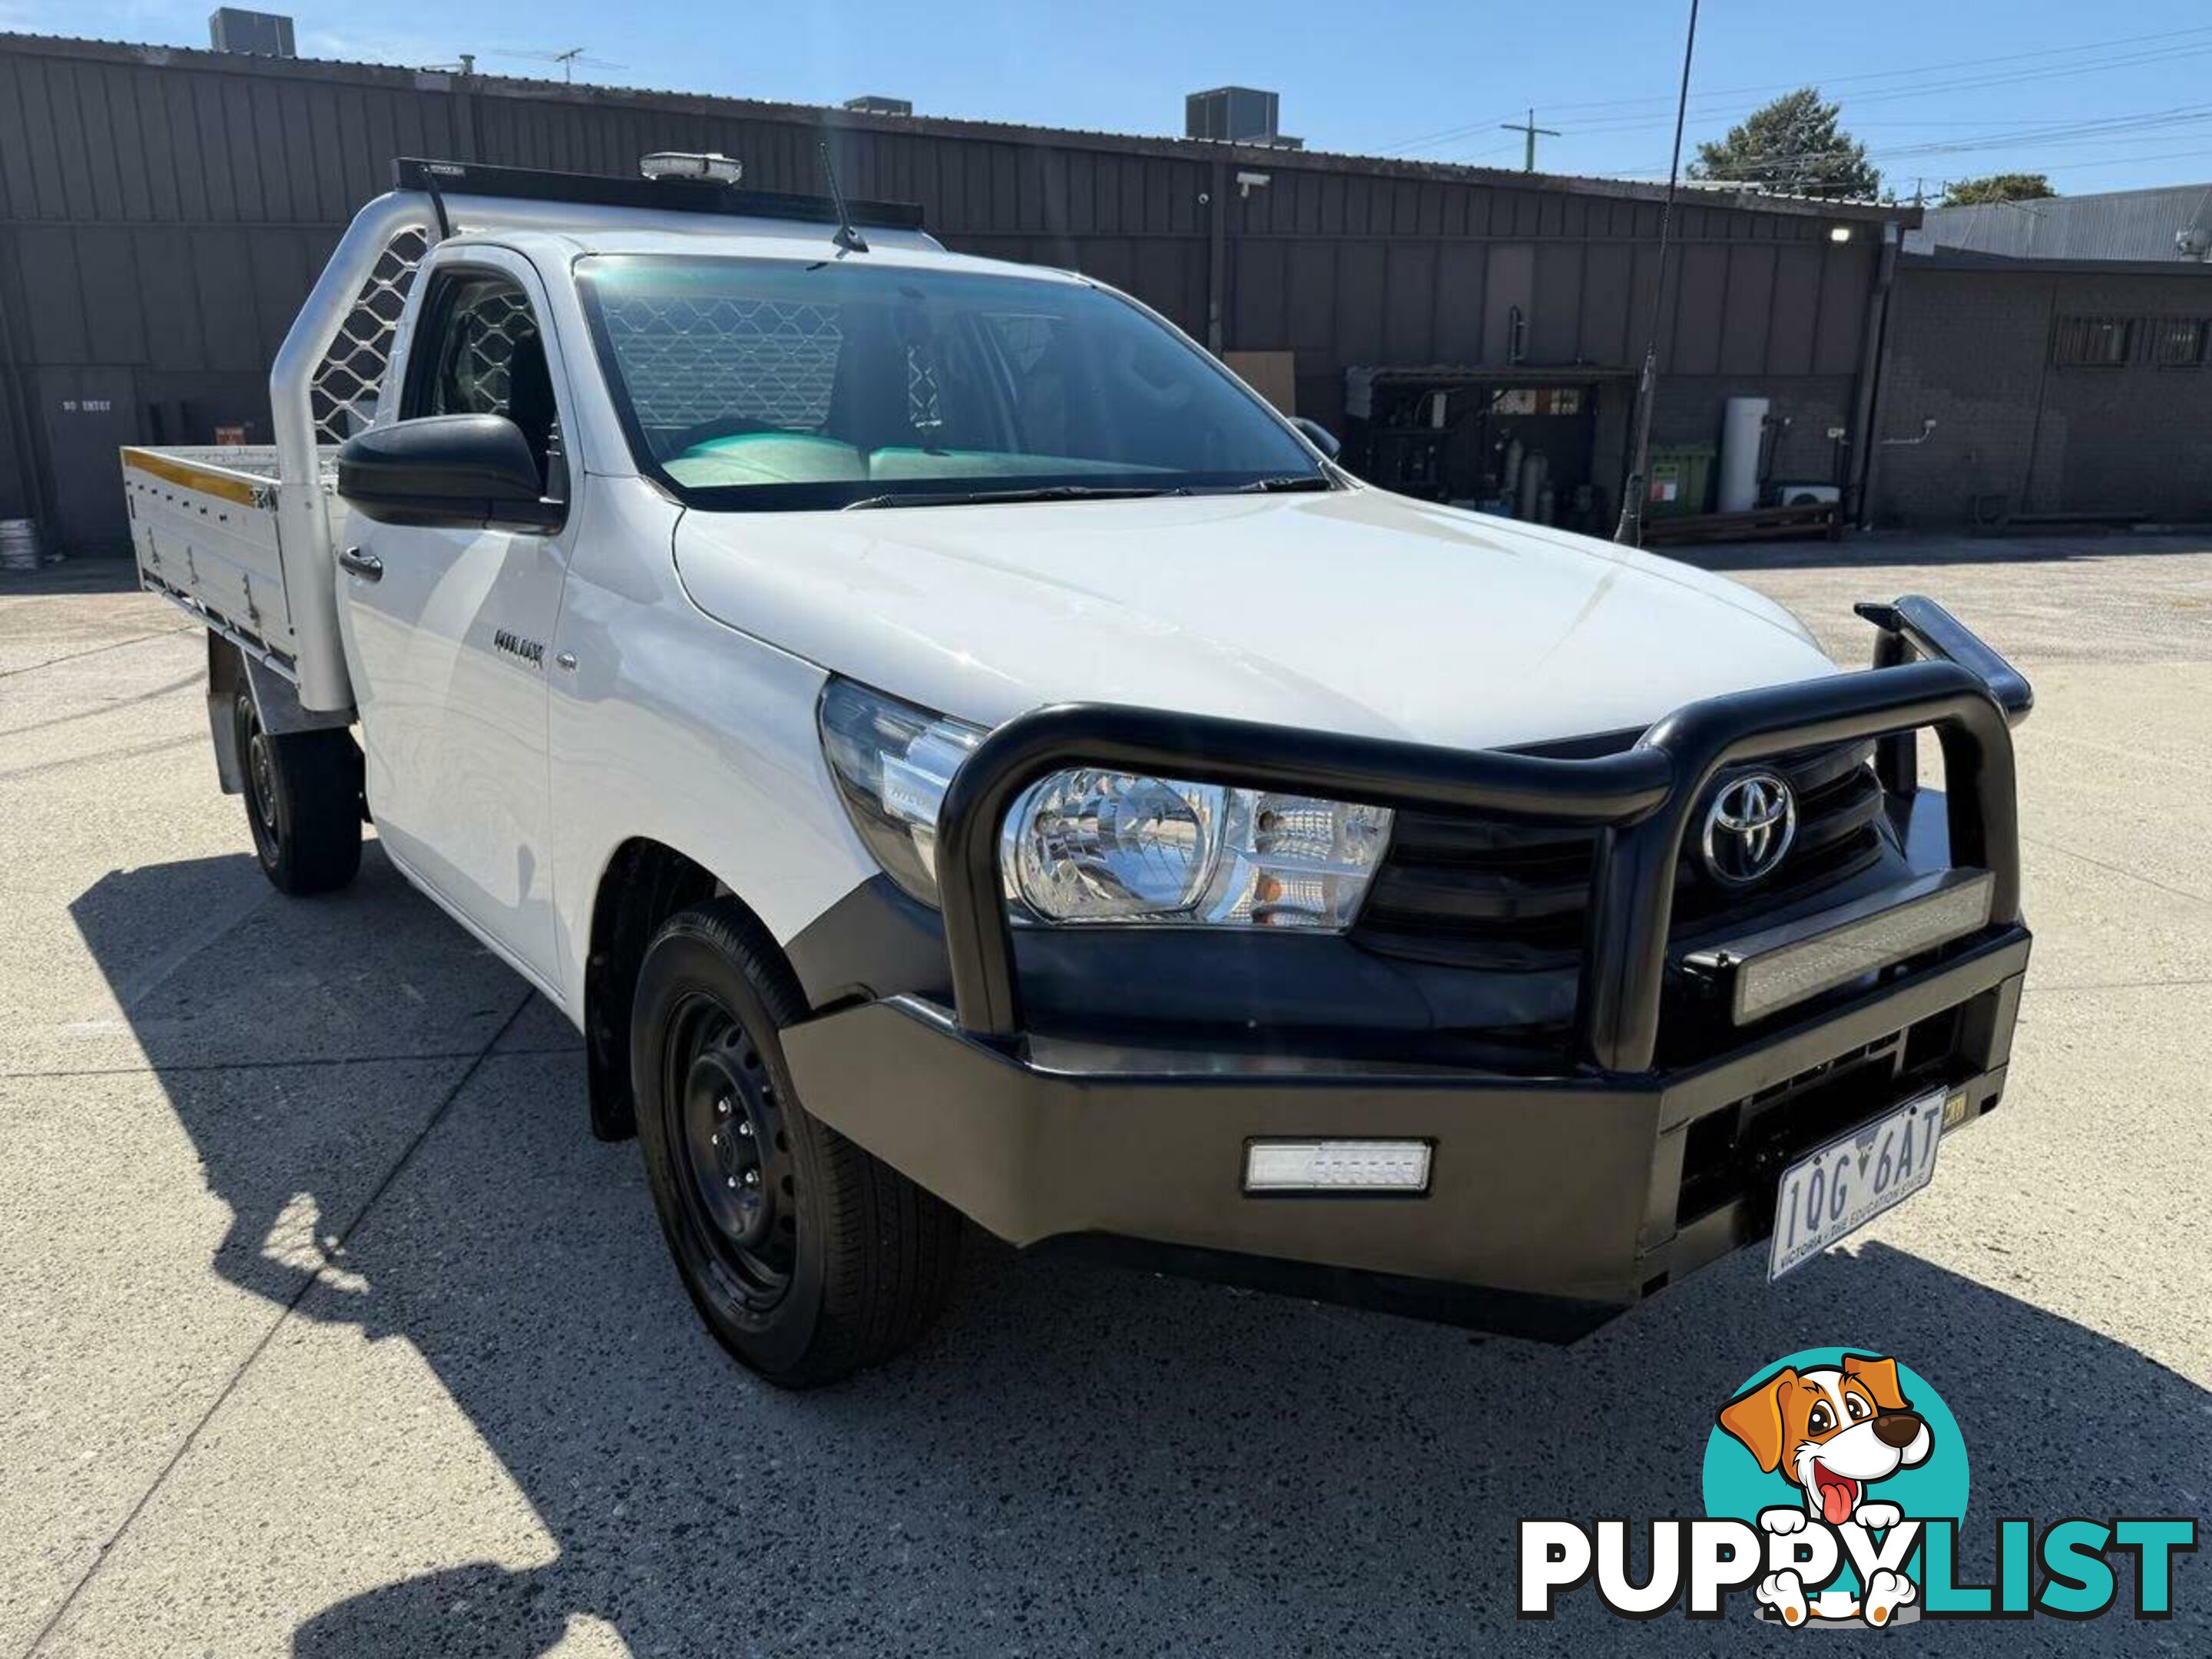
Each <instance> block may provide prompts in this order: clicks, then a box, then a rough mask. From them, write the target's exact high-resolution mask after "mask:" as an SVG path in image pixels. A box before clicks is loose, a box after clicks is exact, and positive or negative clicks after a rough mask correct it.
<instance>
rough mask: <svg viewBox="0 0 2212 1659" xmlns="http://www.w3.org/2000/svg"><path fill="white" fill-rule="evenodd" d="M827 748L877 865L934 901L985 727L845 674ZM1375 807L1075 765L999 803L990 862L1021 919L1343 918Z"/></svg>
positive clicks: (1353, 896)
mask: <svg viewBox="0 0 2212 1659" xmlns="http://www.w3.org/2000/svg"><path fill="white" fill-rule="evenodd" d="M821 724H822V742H823V750H824V751H825V752H826V754H827V755H828V757H829V769H830V771H831V773H832V774H833V775H835V776H836V780H837V787H838V789H839V791H840V793H842V795H843V797H844V800H845V805H846V807H847V810H848V811H850V813H851V814H852V817H853V823H854V827H855V828H856V829H859V831H860V837H861V839H862V840H863V841H865V842H866V843H867V845H868V848H869V850H870V851H871V852H872V853H873V854H874V855H875V857H876V860H877V862H878V863H879V864H881V865H882V866H883V867H884V872H885V873H886V874H888V875H889V876H890V878H892V880H894V881H896V883H897V884H899V885H900V886H901V887H902V888H903V889H904V890H906V891H908V893H911V894H912V895H914V896H915V897H916V898H919V899H921V900H923V901H925V902H928V903H932V904H933V903H935V902H937V863H936V854H937V814H938V810H939V807H940V806H941V805H943V804H944V800H945V789H946V787H947V786H949V785H950V784H951V781H952V775H953V773H954V772H956V771H957V770H958V769H959V767H960V763H962V762H963V761H964V760H966V759H967V757H968V756H969V753H970V752H972V751H973V750H974V749H975V745H976V744H978V743H979V742H981V740H982V737H983V733H982V732H981V731H979V730H978V729H977V728H976V727H975V726H969V725H966V724H964V723H963V722H961V721H958V720H945V719H942V718H940V717H939V716H937V715H934V714H930V713H929V712H928V711H927V710H926V709H921V708H914V707H912V706H910V705H908V704H906V703H902V702H896V701H895V700H894V699H891V698H889V697H885V696H881V695H879V694H878V693H876V692H873V691H870V690H866V689H864V688H862V687H860V686H858V685H854V684H851V683H850V682H848V681H845V680H832V681H830V683H829V686H828V688H827V689H826V690H824V691H823V696H822V708H821ZM1389 835H1390V814H1389V811H1387V810H1386V809H1384V808H1382V807H1376V806H1359V805H1351V804H1348V803H1346V802H1342V801H1330V800H1317V799H1313V798H1312V797H1310V796H1305V795H1290V794H1282V793H1277V792H1274V791H1272V790H1264V789H1245V788H1230V787H1223V786H1220V785H1217V784H1203V783H1188V782H1182V781H1177V780H1176V779H1173V778H1155V777H1146V776H1141V775H1133V774H1130V773H1127V772H1115V771H1109V770H1104V769H1099V768H1096V767H1073V768H1070V769H1067V770H1066V771H1062V772H1055V773H1054V774H1053V775H1051V776H1049V777H1048V778H1046V779H1044V780H1043V781H1041V782H1039V783H1036V784H1035V785H1033V786H1031V787H1030V788H1029V789H1027V790H1025V791H1024V792H1023V793H1022V794H1021V795H1020V797H1019V798H1018V799H1016V801H1015V803H1014V805H1013V808H1012V811H1009V812H1008V813H1007V815H1006V825H1005V829H1004V840H1003V842H1002V843H1001V846H1000V855H999V863H1000V870H1001V872H1003V875H1004V878H1005V884H1006V902H1007V909H1008V911H1009V913H1010V914H1011V915H1012V917H1013V919H1014V920H1015V921H1018V922H1020V921H1038V922H1077V923H1112V922H1139V923H1149V924H1153V925H1158V924H1176V923H1183V924H1194V925H1198V926H1210V927H1297V928H1313V929H1321V930H1325V931H1335V932H1340V931H1342V930H1343V929H1344V928H1346V927H1350V926H1351V925H1352V919H1353V917H1355V916H1356V915H1358V911H1359V903H1360V900H1361V899H1362V898H1363V897H1364V896H1365V894H1366V891H1367V884H1368V882H1369V880H1370V878H1372V877H1373V875H1374V872H1375V867H1376V865H1377V864H1378V863H1379V862H1380V861H1381V860H1382V856H1383V846H1384V843H1385V842H1388V841H1389Z"/></svg>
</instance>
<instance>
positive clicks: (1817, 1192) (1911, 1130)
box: [1766, 1089, 1947, 1279]
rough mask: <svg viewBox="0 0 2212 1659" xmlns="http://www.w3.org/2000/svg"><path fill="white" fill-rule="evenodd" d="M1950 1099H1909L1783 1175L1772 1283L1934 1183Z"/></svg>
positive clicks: (1937, 1095)
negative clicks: (1930, 1182) (1944, 1119)
mask: <svg viewBox="0 0 2212 1659" xmlns="http://www.w3.org/2000/svg"><path fill="white" fill-rule="evenodd" d="M1946 1093H1947V1091H1944V1090H1942V1089H1938V1090H1936V1091H1935V1092H1934V1093H1932V1094H1926V1095H1923V1096H1921V1097H1919V1098H1918V1099H1917V1100H1912V1101H1908V1102H1907V1103H1905V1104H1904V1105H1902V1106H1900V1107H1899V1108H1898V1109H1896V1110H1895V1111H1893V1112H1891V1113H1889V1114H1888V1115H1887V1116H1884V1117H1881V1118H1878V1119H1876V1120H1875V1121H1874V1122H1872V1123H1869V1124H1867V1125H1865V1126H1864V1127H1861V1128H1857V1129H1854V1130H1852V1131H1851V1132H1850V1133H1849V1134H1847V1135H1840V1136H1838V1138H1837V1139H1833V1140H1832V1141H1830V1142H1828V1144H1827V1145H1826V1146H1822V1147H1821V1148H1820V1150H1819V1151H1817V1152H1813V1153H1812V1154H1810V1155H1809V1156H1808V1157H1805V1158H1800V1159H1799V1160H1798V1161H1797V1162H1796V1163H1795V1164H1791V1165H1790V1167H1789V1168H1788V1169H1787V1170H1784V1171H1783V1172H1782V1182H1781V1186H1780V1188H1779V1189H1778V1192H1777V1194H1776V1196H1775V1205H1774V1245H1773V1249H1772V1252H1771V1254H1770V1255H1769V1256H1768V1257H1767V1262H1766V1276H1767V1278H1768V1279H1779V1278H1781V1277H1782V1275H1783V1274H1784V1273H1788V1272H1789V1271H1790V1269H1791V1268H1792V1267H1802V1266H1804V1264H1805V1263H1806V1262H1808V1261H1811V1260H1812V1259H1813V1258H1814V1256H1816V1255H1820V1252H1821V1251H1823V1250H1825V1249H1827V1248H1828V1247H1829V1246H1830V1245H1831V1244H1833V1243H1836V1242H1837V1241H1838V1239H1840V1238H1842V1237H1844V1236H1845V1235H1846V1234H1848V1233H1851V1232H1855V1231H1857V1230H1858V1229H1859V1228H1861V1227H1863V1226H1864V1225H1866V1224H1867V1223H1868V1222H1869V1221H1871V1220H1873V1219H1874V1218H1875V1217H1876V1216H1878V1215H1880V1214H1881V1212H1883V1211H1884V1210H1887V1209H1888V1208H1889V1207H1890V1206H1893V1205H1896V1204H1901V1203H1903V1202H1904V1201H1905V1200H1906V1199H1908V1198H1910V1197H1911V1196H1912V1194H1915V1193H1917V1192H1918V1191H1919V1190H1920V1189H1921V1188H1923V1187H1925V1186H1926V1185H1927V1184H1928V1181H1929V1177H1930V1176H1933V1175H1934V1174H1935V1173H1936V1143H1937V1142H1938V1141H1940V1140H1941V1139H1942V1138H1943V1101H1944V1097H1945V1094H1946Z"/></svg>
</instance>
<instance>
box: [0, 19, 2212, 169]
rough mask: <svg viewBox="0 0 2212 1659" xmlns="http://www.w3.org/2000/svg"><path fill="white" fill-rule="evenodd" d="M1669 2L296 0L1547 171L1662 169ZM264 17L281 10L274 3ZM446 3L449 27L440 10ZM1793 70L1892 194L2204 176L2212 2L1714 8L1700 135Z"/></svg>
mask: <svg viewBox="0 0 2212 1659" xmlns="http://www.w3.org/2000/svg"><path fill="white" fill-rule="evenodd" d="M209 9H210V4H209V0H185V3H177V0H69V3H62V0H0V27H6V28H17V29H31V30H36V31H40V32H43V33H71V34H84V35H91V36H94V37H98V38H104V39H111V40H148V41H155V42H160V43H164V44H169V45H203V44H204V43H205V40H206V17H207V13H208V11H209ZM271 9H275V8H274V7H273V6H272V7H271ZM290 9H291V11H292V14H293V15H294V16H295V18H296V19H297V20H298V30H299V41H300V46H301V52H302V54H303V55H305V56H311V57H343V58H362V59H368V60H372V61H380V62H398V63H414V64H430V63H437V62H450V61H451V60H453V58H456V57H457V56H458V55H459V53H461V52H476V53H477V54H478V55H479V67H480V68H482V69H483V70H486V71H487V72H495V73H501V74H507V75H534V74H535V75H555V76H557V75H558V73H559V71H558V70H557V69H555V68H553V67H552V66H550V65H549V64H544V63H542V62H537V61H533V59H532V58H530V57H528V56H526V55H520V54H525V53H527V52H532V51H536V52H548V51H551V50H553V49H556V48H562V47H568V46H581V47H583V48H584V49H585V50H586V52H588V53H590V54H591V55H592V57H593V58H596V59H599V60H600V61H601V63H602V64H609V65H619V66H620V67H618V68H613V67H601V68H596V69H592V70H586V71H584V72H583V73H582V74H580V76H579V78H580V79H581V78H590V79H593V80H599V81H605V82H616V83H620V84H626V85H633V86H644V87H659V88H676V89H679V90H684V91H693V92H712V93H722V94H734V95H738V96H751V97H763V98H780V99H791V100H799V101H802V102H835V101H836V100H842V99H843V98H846V97H848V96H851V95H852V94H855V93H861V92H878V93H887V94H893V95H896V96H900V97H907V98H911V99H912V100H914V103H915V109H916V111H917V112H921V113H925V114H931V115H950V116H967V117H977V118H989V119H997V120H1012V121H1027V122H1036V123H1041V124H1045V125H1063V126H1079V127H1097V128H1105V129H1109V130H1113V131H1130V132H1172V131H1178V130H1179V129H1180V126H1181V123H1182V94H1184V93H1185V92H1187V91H1191V90H1194V89H1196V88H1203V87H1211V86H1216V85H1220V84H1223V83H1225V82H1241V83H1243V84H1248V85H1254V86H1261V87H1267V88H1274V89H1275V90H1277V91H1279V92H1280V93H1281V94H1282V95H1283V125H1284V126H1285V129H1286V130H1288V131H1291V132H1294V133H1297V134H1299V135H1301V136H1303V137H1304V138H1305V139H1306V140H1307V141H1308V143H1311V144H1313V145H1315V146H1316V147H1320V148H1326V149H1345V150H1353V151H1358V152H1362V153H1366V154H1383V155H1410V156H1420V157H1425V158H1431V159H1435V160H1442V161H1479V162H1481V163H1484V164H1487V165H1491V166H1514V165H1517V164H1518V161H1519V158H1520V148H1519V146H1520V141H1519V139H1517V138H1516V137H1513V136H1511V135H1510V134H1508V133H1505V132H1502V131H1498V124H1499V123H1500V122H1502V121H1505V120H1509V119H1513V118H1517V117H1518V115H1519V114H1520V112H1522V110H1524V109H1526V108H1527V107H1528V106H1529V105H1531V104H1533V105H1534V106H1535V108H1536V115H1537V119H1538V122H1539V124H1540V125H1545V126H1550V127H1557V128H1559V129H1561V130H1562V131H1563V133H1564V136H1563V137H1559V138H1547V139H1545V140H1544V141H1542V142H1543V149H1542V151H1541V161H1542V164H1543V165H1544V167H1546V168H1547V170H1557V171H1561V172H1575V173H1613V174H1626V175H1630V176H1636V177H1650V176H1663V175H1664V173H1665V170H1666V164H1667V152H1668V143H1669V139H1670V132H1669V125H1670V122H1671V112H1672V93H1673V88H1674V77H1675V75H1676V73H1677V70H1678V68H1679V64H1680V50H1681V28H1682V19H1683V15H1684V12H1685V9H1686V0H1682V3H1675V0H1550V3H1546V4H1538V5H1533V6H1532V5H1528V4H1526V3H1520V4H1512V5H1506V4H1501V3H1496V0H1458V3H1454V4H1443V3H1430V0H1422V3H1413V0H1369V3H1365V4H1361V3H1358V0H1329V3H1319V0H1267V3H1263V4H1256V5H1255V4H1249V3H1245V4H1231V3H1223V0H1216V3H1212V4H1204V3H1193V0H1180V3H1176V0H1118V3H1107V4H1087V5H1061V4H1048V3H1039V0H1032V3H1028V4H1023V3H1018V0H793V3H787V4H784V5H781V6H764V5H760V4H757V3H747V0H724V3H720V4H717V5H713V6H707V5H699V4H690V5H671V4H667V3H652V0H634V3H629V4H625V5H619V6H617V5H610V4H608V3H606V0H529V3H523V0H459V3H453V4H450V5H446V6H441V7H436V8H432V7H419V8H416V7H410V8H405V9H400V8H386V7H380V6H374V5H371V4H366V3H355V4H352V5H347V6H337V5H322V4H306V3H302V4H298V5H295V6H293V7H291V8H290ZM448 19H450V20H451V21H444V20H448ZM1807 80H1811V81H1813V82H1815V83H1816V84H1818V85H1820V87H1821V88H1823V90H1824V91H1825V92H1826V93H1827V94H1829V95H1830V96H1832V97H1836V98H1839V99H1840V100H1842V102H1843V104H1844V122H1845V125H1847V126H1848V127H1849V128H1850V130H1851V131H1854V132H1855V133H1856V134H1857V137H1860V138H1861V139H1863V141H1864V142H1865V143H1867V144H1868V146H1869V149H1871V150H1873V151H1874V152H1875V155H1874V160H1875V162H1876V164H1877V165H1878V166H1881V167H1882V168H1883V170H1884V172H1885V173H1887V175H1888V179H1889V182H1890V183H1891V185H1893V187H1894V188H1896V189H1897V190H1899V191H1900V193H1903V194H1905V195H1910V194H1911V191H1912V189H1913V187H1914V181H1915V179H1916V177H1918V178H1924V179H1926V180H1927V182H1928V185H1929V189H1930V190H1931V191H1932V190H1933V189H1934V188H1935V187H1936V186H1937V185H1939V184H1940V182H1941V181H1942V179H1947V178H1958V177H1963V176H1966V175H1968V174H1971V173H1983V172H1990V171H1995V170H1997V169H2000V168H2006V169H2015V168H2016V169H2021V170H2031V171H2043V170H2047V171H2049V173H2051V181H2052V183H2053V184H2054V185H2056V186H2057V188H2059V189H2060V190H2062V191H2068V192H2078V191H2094V190H2119V189H2126V188H2130V187H2133V186H2137V185H2156V184H2170V183H2186V182H2195V181H2197V180H2212V8H2208V7H2207V5H2206V4H2205V3H2204V0H2115V3H2109V4H2106V5H2101V6H2084V5H2081V4H2078V3H2064V4H2062V3H2059V0H1857V3H1843V4H1838V3H1836V0H1826V3H1811V0H1707V3H1706V4H1705V10H1704V15H1703V20H1702V21H1701V23H1700V26H1699V56H1698V64H1697V70H1696V74H1695V77H1694V80H1693V82H1692V90H1693V101H1692V120H1691V125H1690V137H1692V139H1694V138H1696V137H1717V136H1719V134H1720V133H1721V132H1722V131H1724V130H1725V128H1726V127H1727V125H1729V122H1730V121H1731V120H1733V119H1734V118H1738V117H1740V116H1741V115H1742V114H1743V113H1744V112H1746V111H1747V110H1748V109H1749V108H1751V107H1752V106H1753V105H1755V104H1757V103H1758V102H1759V101H1761V100H1762V99H1763V98H1764V97H1765V96H1767V95H1771V94H1772V93H1774V92H1776V91H1780V90H1786V89H1787V88H1790V87H1791V86H1794V85H1796V84H1799V83H1801V82H1805V81H1807Z"/></svg>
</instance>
